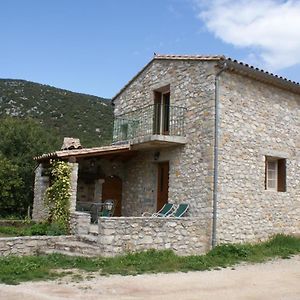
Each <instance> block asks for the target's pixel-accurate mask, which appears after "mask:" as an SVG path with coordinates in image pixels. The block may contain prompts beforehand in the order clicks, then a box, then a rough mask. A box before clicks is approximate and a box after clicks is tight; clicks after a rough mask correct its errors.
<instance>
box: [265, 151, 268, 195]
mask: <svg viewBox="0 0 300 300" xmlns="http://www.w3.org/2000/svg"><path fill="white" fill-rule="evenodd" d="M267 172H268V159H267V157H266V156H265V190H267V189H268V186H267V184H268V183H267V178H268V174H267Z"/></svg>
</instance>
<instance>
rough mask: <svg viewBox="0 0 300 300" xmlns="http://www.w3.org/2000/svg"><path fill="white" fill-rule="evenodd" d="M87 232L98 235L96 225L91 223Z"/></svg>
mask: <svg viewBox="0 0 300 300" xmlns="http://www.w3.org/2000/svg"><path fill="white" fill-rule="evenodd" d="M89 234H92V235H98V225H95V224H91V225H90V230H89Z"/></svg>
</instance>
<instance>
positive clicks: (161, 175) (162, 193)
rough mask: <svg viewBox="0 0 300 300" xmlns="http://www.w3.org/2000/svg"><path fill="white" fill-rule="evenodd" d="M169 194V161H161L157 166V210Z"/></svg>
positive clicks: (164, 202)
mask: <svg viewBox="0 0 300 300" xmlns="http://www.w3.org/2000/svg"><path fill="white" fill-rule="evenodd" d="M168 195H169V162H168V161H167V162H161V163H159V164H158V166H157V207H156V209H157V211H159V210H160V209H161V208H162V207H163V206H164V205H165V204H166V203H168Z"/></svg>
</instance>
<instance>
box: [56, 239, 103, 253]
mask: <svg viewBox="0 0 300 300" xmlns="http://www.w3.org/2000/svg"><path fill="white" fill-rule="evenodd" d="M53 250H58V251H63V252H66V253H76V254H82V255H83V256H97V255H99V253H100V249H99V247H98V246H96V245H91V244H89V243H85V242H82V241H71V242H67V243H66V242H57V243H56V244H55V246H54V249H53ZM56 253H57V252H56Z"/></svg>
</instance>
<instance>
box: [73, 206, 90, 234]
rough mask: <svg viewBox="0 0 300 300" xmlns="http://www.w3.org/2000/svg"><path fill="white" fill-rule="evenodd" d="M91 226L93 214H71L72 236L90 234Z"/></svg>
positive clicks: (77, 212) (76, 212)
mask: <svg viewBox="0 0 300 300" xmlns="http://www.w3.org/2000/svg"><path fill="white" fill-rule="evenodd" d="M90 225H91V214H89V213H85V212H79V211H75V212H73V213H71V214H70V230H71V234H75V235H81V234H88V233H89V231H90Z"/></svg>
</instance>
